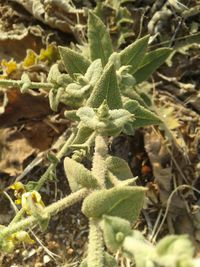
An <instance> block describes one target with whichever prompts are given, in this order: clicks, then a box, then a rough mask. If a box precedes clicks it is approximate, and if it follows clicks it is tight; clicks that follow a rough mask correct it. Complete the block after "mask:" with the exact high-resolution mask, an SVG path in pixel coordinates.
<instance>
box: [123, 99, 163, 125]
mask: <svg viewBox="0 0 200 267" xmlns="http://www.w3.org/2000/svg"><path fill="white" fill-rule="evenodd" d="M124 108H125V109H127V110H128V111H129V112H130V113H132V114H134V116H135V120H134V121H133V122H131V123H130V125H131V126H132V127H134V128H138V127H143V126H147V125H152V124H160V123H162V121H161V120H160V118H159V117H158V116H157V115H156V114H154V113H153V112H151V111H150V110H148V109H146V108H144V107H143V106H141V105H140V104H139V103H138V102H137V101H135V100H129V101H127V102H126V103H125V104H124Z"/></svg>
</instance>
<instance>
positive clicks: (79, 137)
mask: <svg viewBox="0 0 200 267" xmlns="http://www.w3.org/2000/svg"><path fill="white" fill-rule="evenodd" d="M92 133H93V130H92V129H90V128H89V127H87V126H85V125H84V124H83V123H82V122H80V123H79V126H78V132H77V134H76V137H75V138H74V140H73V143H72V145H74V144H83V143H85V142H86V141H87V140H88V138H89V137H90V135H91V134H92Z"/></svg>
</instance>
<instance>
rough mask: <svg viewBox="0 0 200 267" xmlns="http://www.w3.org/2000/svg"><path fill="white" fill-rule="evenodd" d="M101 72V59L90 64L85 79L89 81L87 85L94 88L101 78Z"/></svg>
mask: <svg viewBox="0 0 200 267" xmlns="http://www.w3.org/2000/svg"><path fill="white" fill-rule="evenodd" d="M102 72H103V68H102V63H101V59H96V60H95V61H93V62H92V63H91V64H90V66H89V68H88V69H87V72H86V74H85V78H86V79H87V80H88V81H89V83H90V84H91V85H92V86H94V85H95V84H96V83H97V81H98V80H99V78H100V77H101V74H102Z"/></svg>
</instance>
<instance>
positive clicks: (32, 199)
mask: <svg viewBox="0 0 200 267" xmlns="http://www.w3.org/2000/svg"><path fill="white" fill-rule="evenodd" d="M44 207H45V205H44V203H43V201H42V198H41V195H40V194H39V193H38V192H37V191H35V190H33V191H30V192H27V193H24V194H23V195H22V208H23V209H24V211H26V213H27V214H29V215H34V216H40V217H41V216H42V210H43V208H44Z"/></svg>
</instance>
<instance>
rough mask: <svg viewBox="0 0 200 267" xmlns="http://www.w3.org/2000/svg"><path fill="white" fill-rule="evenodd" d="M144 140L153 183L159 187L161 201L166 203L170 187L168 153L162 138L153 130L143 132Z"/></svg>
mask: <svg viewBox="0 0 200 267" xmlns="http://www.w3.org/2000/svg"><path fill="white" fill-rule="evenodd" d="M144 142H145V149H146V152H147V154H148V156H149V159H150V162H151V165H152V168H153V174H154V177H155V183H156V184H157V185H158V187H159V191H160V199H161V202H162V203H166V202H167V199H168V197H169V195H170V193H171V189H172V188H171V180H172V167H171V159H170V155H169V154H168V152H167V150H166V148H165V146H164V145H163V140H162V138H161V137H160V136H158V134H156V133H155V132H154V131H151V132H150V131H149V132H146V133H145V136H144Z"/></svg>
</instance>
